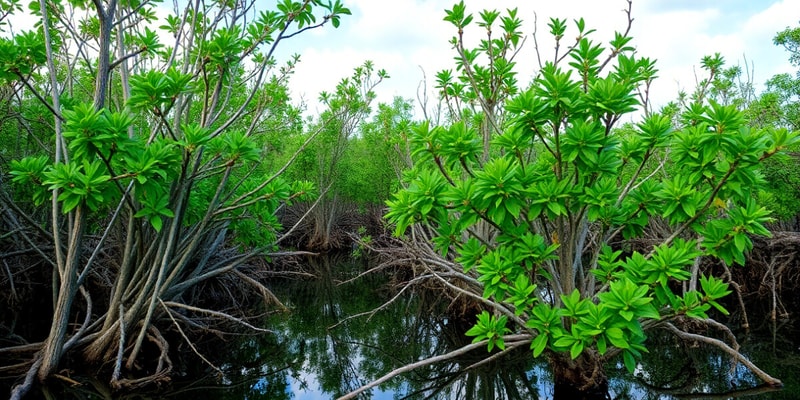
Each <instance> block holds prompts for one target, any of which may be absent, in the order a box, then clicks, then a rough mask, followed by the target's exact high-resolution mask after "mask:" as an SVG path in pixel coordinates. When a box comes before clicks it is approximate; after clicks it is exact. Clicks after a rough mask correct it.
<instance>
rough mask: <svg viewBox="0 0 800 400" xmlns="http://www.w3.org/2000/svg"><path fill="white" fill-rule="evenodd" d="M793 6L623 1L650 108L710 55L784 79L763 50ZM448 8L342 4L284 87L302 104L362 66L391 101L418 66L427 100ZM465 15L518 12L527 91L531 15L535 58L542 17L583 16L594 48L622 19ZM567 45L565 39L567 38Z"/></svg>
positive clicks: (592, 13) (542, 12) (543, 43)
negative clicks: (375, 74)
mask: <svg viewBox="0 0 800 400" xmlns="http://www.w3.org/2000/svg"><path fill="white" fill-rule="evenodd" d="M794 1H795V0H783V1H777V2H772V3H770V2H755V3H754V2H748V1H740V0H733V1H726V2H716V1H714V2H711V1H669V2H666V1H662V2H641V3H640V2H637V1H634V3H633V17H634V23H633V27H632V30H631V34H632V35H633V37H634V42H633V44H634V46H636V47H637V49H638V51H639V54H640V55H642V56H648V57H651V58H655V59H657V60H658V63H657V67H658V69H659V71H660V73H659V76H660V77H661V78H660V80H659V81H657V82H656V84H655V85H654V87H653V91H652V96H653V99H654V101H655V102H656V103H657V104H663V103H665V102H667V101H669V100H672V99H674V98H675V96H676V95H677V92H678V90H680V89H683V90H687V91H690V90H691V89H692V88H693V86H694V84H695V72H697V73H700V71H699V65H700V59H701V58H702V57H703V56H705V55H711V54H714V53H716V52H719V53H721V54H722V56H723V57H725V59H726V61H727V64H728V65H736V64H742V63H744V57H746V58H747V61H748V63H750V62H752V63H753V65H754V67H755V76H754V82H755V83H756V85H757V86H758V87H761V86H760V85H762V83H763V82H764V81H765V80H766V79H768V78H770V77H771V76H772V75H774V74H775V73H778V72H787V71H791V70H792V69H791V67H790V66H789V64H788V61H786V60H787V58H788V57H787V55H786V54H785V52H784V51H783V50H782V49H780V48H778V47H776V46H774V45H772V37H773V36H774V34H775V33H776V32H777V31H779V30H781V29H783V28H784V27H785V26H793V25H795V24H797V22H798V21H797V19H798V14H797V12H796V11H795V9H796V5H793V4H790V3H792V2H794ZM453 3H454V1H445V0H396V1H392V2H388V1H375V0H351V1H349V2H347V4H348V6H349V7H350V8H351V9H352V10H353V13H354V15H353V16H351V17H347V18H344V19H343V20H342V28H340V30H339V32H335V33H332V32H333V30H332V29H330V28H326V34H325V35H324V36H323V37H319V38H315V40H314V42H313V43H311V42H307V43H306V42H304V44H305V46H302V47H301V48H299V49H298V51H300V52H301V53H303V59H304V61H303V63H307V64H309V65H307V66H301V67H300V68H299V69H298V73H297V76H296V77H295V78H294V81H293V84H292V85H293V89H294V90H295V91H296V92H297V93H304V94H305V97H306V99H309V98H316V93H318V92H319V91H320V90H325V89H330V88H331V87H333V85H335V84H336V82H338V80H339V79H341V78H342V77H344V76H347V75H349V73H350V71H351V70H352V68H353V67H354V66H356V65H359V64H360V63H361V62H363V61H364V60H372V61H373V62H374V63H375V65H376V67H377V68H384V69H386V70H387V71H388V72H389V74H390V75H391V76H392V78H391V79H389V80H388V81H386V82H385V83H383V84H381V86H380V87H379V88H378V94H379V100H380V101H389V100H390V99H391V98H392V97H393V96H395V95H398V96H401V97H404V98H412V99H413V98H415V97H416V94H417V87H418V85H419V83H420V81H421V80H422V72H421V71H420V68H422V69H424V70H425V73H426V74H427V78H428V85H429V94H433V89H432V86H433V83H434V75H435V73H436V72H437V71H439V70H441V69H444V68H453V62H452V59H453V57H454V55H455V53H453V51H452V49H451V48H450V44H449V43H448V41H449V39H450V37H452V36H453V35H454V34H455V32H454V28H453V27H452V25H450V24H449V23H447V22H444V21H443V18H444V15H445V13H444V10H445V9H446V8H450V7H452V4H453ZM465 3H466V5H467V11H468V12H471V13H473V14H475V18H476V19H477V18H478V17H477V13H478V12H480V10H482V9H484V8H489V9H498V10H500V11H505V9H507V8H515V7H516V8H518V9H519V13H518V17H519V18H520V19H522V20H523V21H524V24H523V28H522V29H523V32H524V33H526V34H527V35H528V39H527V42H526V43H525V46H524V48H523V50H522V51H521V52H520V54H519V56H518V66H519V68H518V72H519V74H520V75H519V79H520V81H521V83H523V84H525V83H527V80H528V79H530V77H531V76H532V74H533V73H534V71H535V69H536V56H535V49H534V43H533V40H532V38H531V37H530V35H531V34H532V33H533V31H534V13H535V15H536V17H537V19H538V27H536V29H537V30H538V34H537V36H538V41H539V43H538V44H539V48H540V50H541V51H542V52H543V56H544V57H550V56H551V54H552V48H553V43H552V42H551V41H550V40H548V38H549V35H548V32H547V22H548V21H549V19H550V18H551V17H556V18H566V19H567V20H568V24H569V29H570V30H569V31H568V33H570V32H573V33H574V32H575V31H574V25H573V24H572V20H573V19H576V18H580V17H583V18H584V19H585V20H586V23H587V26H589V27H591V28H595V29H596V30H597V32H596V33H595V34H594V35H593V36H594V40H595V41H598V42H602V43H607V42H608V40H610V39H611V38H612V37H613V36H612V35H613V32H614V31H622V30H624V29H625V24H626V22H627V20H626V16H625V13H624V12H623V11H622V10H623V9H624V7H625V6H626V4H627V3H626V2H625V1H622V0H620V1H616V0H614V1H593V0H563V1H558V2H556V1H522V0H516V1H512V0H497V1H490V0H466V1H465ZM470 28H472V29H469V28H468V29H467V30H466V33H465V34H466V36H467V40H472V41H474V40H477V38H479V37H481V36H482V35H483V32H481V31H480V30H479V29H478V28H477V26H475V23H473V25H472V26H471V27H470ZM567 37H568V38H569V36H567Z"/></svg>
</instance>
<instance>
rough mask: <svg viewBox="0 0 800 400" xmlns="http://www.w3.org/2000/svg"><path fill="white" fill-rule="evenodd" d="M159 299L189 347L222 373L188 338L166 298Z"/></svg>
mask: <svg viewBox="0 0 800 400" xmlns="http://www.w3.org/2000/svg"><path fill="white" fill-rule="evenodd" d="M158 301H159V302H160V303H161V307H164V310H165V311H166V312H167V315H168V316H169V319H171V320H172V323H173V324H175V327H176V328H178V332H179V333H180V334H181V336H182V337H183V340H185V341H186V343H187V344H189V347H191V348H192V351H194V354H197V356H198V357H200V359H201V360H203V361H205V363H206V364H208V365H209V366H210V367H211V368H214V371H217V373H218V374H220V375H222V370H220V369H219V368H218V367H217V366H216V365H214V364H213V363H212V362H211V361H208V359H207V358H205V357H204V356H203V355H202V354H200V351H198V350H197V348H196V347H194V343H192V341H191V340H189V338H188V337H187V336H186V334H185V333H184V332H183V329H181V326H180V324H178V321H176V320H175V318H174V317H173V316H172V310H170V309H169V308H168V307H167V305H166V304H164V300H161V299H158ZM115 372H116V371H115Z"/></svg>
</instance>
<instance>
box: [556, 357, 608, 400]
mask: <svg viewBox="0 0 800 400" xmlns="http://www.w3.org/2000/svg"><path fill="white" fill-rule="evenodd" d="M549 361H550V366H551V368H552V370H553V383H554V385H555V386H554V392H553V399H554V400H567V399H569V400H573V399H578V400H605V399H610V398H611V397H610V395H609V393H608V377H607V376H606V373H605V370H604V369H603V361H602V360H601V359H600V356H599V355H598V354H597V353H596V352H595V351H592V350H584V351H583V353H581V355H580V356H578V358H576V359H574V360H573V359H572V358H570V356H569V354H567V353H561V354H554V355H552V356H551V357H550V359H549Z"/></svg>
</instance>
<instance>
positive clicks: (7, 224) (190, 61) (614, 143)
mask: <svg viewBox="0 0 800 400" xmlns="http://www.w3.org/2000/svg"><path fill="white" fill-rule="evenodd" d="M628 5H629V6H630V3H628ZM22 6H23V5H22V4H21V3H20V2H19V1H18V0H0V33H3V36H2V37H0V109H2V111H0V215H2V216H0V261H2V263H3V268H4V274H5V275H3V280H2V281H0V302H2V304H3V305H4V307H3V308H4V310H6V311H3V314H2V317H3V319H4V320H6V321H11V322H10V323H9V324H8V327H6V326H5V325H0V326H2V327H3V330H2V331H1V333H0V335H2V336H0V343H2V345H0V347H2V348H0V355H3V359H4V360H9V362H8V363H5V361H4V364H3V365H0V371H3V373H7V374H18V375H19V376H24V378H21V379H20V381H19V385H18V386H17V387H16V388H15V390H14V392H13V393H12V398H22V397H23V396H24V395H25V393H26V391H27V390H28V389H29V388H30V387H31V386H32V385H33V384H34V382H36V381H37V380H39V381H45V380H47V379H49V378H50V377H52V376H53V375H54V373H55V372H56V371H57V370H58V369H59V366H60V365H62V364H63V363H64V360H65V359H70V360H80V362H81V363H83V364H85V365H92V366H100V368H101V369H102V371H103V374H105V375H104V376H105V377H106V379H108V380H109V381H110V382H111V386H112V387H113V388H114V389H116V390H119V389H123V388H133V387H139V386H145V385H150V384H154V383H159V382H164V381H166V380H168V379H169V378H170V376H171V375H172V374H173V373H174V370H173V364H172V361H171V351H170V350H169V349H170V342H173V341H175V340H178V341H184V342H185V343H187V344H188V345H189V347H190V348H191V349H192V350H193V352H195V353H196V355H197V357H198V358H199V359H201V360H204V361H207V360H205V359H204V358H203V355H202V353H201V352H200V351H198V349H197V348H195V347H194V345H193V344H192V343H193V338H192V332H191V331H194V332H203V331H209V330H214V329H215V328H212V327H211V326H210V325H208V324H207V323H206V322H203V321H205V320H206V319H207V318H206V317H212V318H213V319H214V320H216V321H218V322H219V321H226V322H227V323H229V325H228V326H227V327H226V329H234V328H233V327H234V326H235V327H238V328H244V329H248V330H253V331H260V330H262V328H258V327H257V326H255V325H254V320H252V319H250V318H249V316H248V315H247V310H248V309H249V308H250V307H252V306H253V304H254V301H253V300H252V299H263V301H264V302H265V303H267V304H275V305H278V306H280V299H279V298H276V297H275V296H273V295H272V293H271V292H270V291H269V290H268V289H267V288H266V286H264V285H263V282H262V281H261V280H260V279H261V277H263V276H264V275H265V274H268V273H269V266H270V265H271V264H270V262H271V261H272V260H274V259H275V257H281V256H285V255H288V254H298V253H300V252H301V250H309V249H310V250H315V251H317V250H328V249H333V248H342V247H349V246H350V245H351V243H352V242H353V241H354V240H360V242H359V244H360V246H361V247H358V248H359V250H360V251H361V250H363V249H367V248H368V249H372V250H375V251H376V252H383V251H389V252H391V254H392V255H393V259H392V265H393V266H394V267H398V266H401V267H407V268H410V269H413V273H414V274H417V275H415V276H416V277H415V278H414V279H413V280H411V281H410V283H409V284H420V283H423V282H424V283H426V284H427V283H430V282H436V284H437V285H439V286H438V287H439V289H440V290H442V291H443V292H448V293H449V295H450V296H451V298H453V299H457V300H458V301H459V302H462V304H464V303H465V304H467V306H465V307H463V308H462V309H465V310H470V312H473V311H474V312H475V313H477V323H476V324H475V325H474V326H473V327H472V328H471V329H469V330H468V331H467V332H466V335H467V336H469V337H472V338H474V343H472V344H468V345H465V346H464V347H462V348H461V349H458V350H455V351H454V353H459V352H463V351H465V349H471V348H476V347H486V348H488V350H489V351H490V352H492V351H495V352H500V353H505V352H510V351H512V350H513V349H518V348H521V347H528V348H529V349H530V354H531V355H532V356H533V357H539V356H546V357H547V359H548V361H549V362H550V366H551V367H552V369H553V371H554V374H555V378H556V383H557V385H561V384H565V385H567V386H571V387H576V388H579V389H581V390H583V391H593V390H594V391H597V392H603V391H604V390H606V389H607V387H606V386H607V383H606V377H605V373H604V372H603V371H604V370H603V365H604V364H605V363H607V362H608V361H609V360H612V359H614V357H621V359H622V360H623V362H624V364H625V366H626V367H627V368H628V369H629V370H630V371H631V372H632V371H633V369H634V367H635V365H636V362H637V359H638V358H639V357H641V355H642V353H643V352H646V351H647V350H648V346H647V343H646V339H647V335H648V332H651V331H653V330H655V329H662V330H666V331H668V332H670V333H671V334H672V335H674V336H675V337H677V338H678V339H680V340H690V341H704V342H706V343H709V344H711V345H713V346H716V347H718V348H719V349H721V350H722V351H723V352H725V353H726V354H728V355H729V356H730V357H732V358H733V359H735V360H737V361H738V362H741V363H743V364H744V365H746V366H747V368H749V369H750V370H751V371H753V373H754V374H756V375H757V376H758V377H759V378H760V379H762V380H763V381H764V382H766V383H768V384H772V385H779V384H780V381H779V380H778V379H776V378H773V377H771V376H769V375H767V374H765V373H763V372H761V371H760V370H759V369H758V367H757V366H755V365H754V364H752V363H750V362H749V361H748V360H747V359H746V358H744V357H743V356H742V355H741V354H739V352H738V348H737V344H736V343H735V340H729V341H727V342H726V341H723V340H719V339H717V338H716V337H712V336H707V335H706V333H705V332H706V331H707V330H709V329H710V330H715V331H718V332H720V331H721V332H728V328H726V327H725V325H724V324H722V323H720V322H717V320H715V319H714V318H717V317H720V316H722V315H725V314H728V310H727V309H726V307H725V306H724V304H725V303H723V298H725V296H727V295H729V294H731V293H734V294H735V295H737V296H741V293H740V289H739V288H740V286H739V283H740V282H737V280H736V276H739V275H737V273H736V271H738V270H739V269H741V268H742V266H744V268H746V267H747V265H748V254H749V252H750V251H751V250H752V249H753V243H754V238H755V237H756V236H763V237H768V236H770V231H769V228H771V229H773V230H777V229H780V228H778V227H780V226H785V225H778V224H776V222H783V223H787V222H790V221H792V220H794V219H795V218H796V216H797V214H798V212H800V200H798V199H800V173H798V172H797V168H796V165H797V160H796V158H795V156H792V154H794V153H792V152H793V151H795V150H796V148H797V142H798V136H797V132H796V131H797V130H798V129H800V108H798V100H800V75H798V76H794V77H793V76H790V75H778V76H775V77H773V78H772V79H771V80H769V82H768V83H767V89H766V90H765V91H764V92H763V93H755V91H754V90H753V85H752V82H742V76H743V72H742V71H741V69H740V68H739V67H729V66H727V65H726V63H725V60H724V59H723V58H722V57H721V56H719V55H713V56H708V57H705V58H704V59H703V60H701V62H700V65H701V68H702V71H703V73H704V74H705V76H704V79H703V80H702V81H700V82H699V83H698V86H697V88H695V90H694V91H693V92H692V93H679V94H677V96H676V100H675V101H674V102H672V103H670V104H667V105H665V106H663V107H661V108H659V109H657V110H656V109H654V106H653V105H652V104H651V103H650V100H649V98H648V90H649V87H650V84H651V83H652V82H653V80H654V79H656V78H657V75H658V70H657V64H656V63H655V62H654V61H653V60H650V59H648V58H644V57H640V56H639V55H638V54H637V53H636V51H635V50H634V48H635V45H634V43H635V42H634V39H633V38H632V37H630V36H629V34H628V33H629V31H630V26H631V24H632V23H633V18H632V16H631V15H630V8H628V11H627V14H628V22H629V23H628V25H627V26H625V27H621V28H623V32H618V33H616V34H615V35H614V37H613V38H611V40H608V41H607V43H608V44H607V45H603V44H600V41H599V40H600V39H596V38H595V37H594V31H593V30H592V29H590V28H589V27H588V26H587V24H586V23H585V22H584V20H582V19H580V20H577V21H575V23H574V26H570V25H569V24H568V23H567V21H565V20H560V19H551V20H550V21H549V23H548V28H549V34H550V35H551V36H552V37H553V38H554V40H555V41H556V43H557V44H558V46H556V49H555V54H549V55H538V54H537V56H539V59H541V60H545V59H546V60H552V61H546V62H544V63H542V64H541V65H539V69H538V73H537V75H536V77H535V78H534V80H533V81H531V82H519V81H518V80H517V70H516V64H515V58H516V57H518V56H519V54H520V50H521V46H522V44H523V43H524V40H523V39H524V35H523V33H522V32H523V31H524V24H523V21H522V20H521V19H520V18H519V17H518V15H517V12H516V10H507V11H506V12H505V13H501V12H498V11H493V10H484V11H482V12H480V13H479V14H478V15H477V16H475V15H473V14H470V13H469V12H468V11H467V9H466V6H465V5H464V3H463V2H461V3H458V4H456V5H454V6H453V7H452V8H451V9H449V10H447V11H446V15H445V17H444V19H445V21H446V22H447V23H449V24H451V25H452V26H453V27H454V29H455V30H456V32H457V34H456V36H455V37H454V38H453V39H452V42H451V44H452V45H453V48H454V51H455V55H456V62H455V65H454V67H453V69H451V70H444V71H441V72H439V73H437V74H436V82H437V89H438V90H439V93H438V95H439V97H438V104H437V105H433V106H432V105H430V104H420V107H422V108H423V112H422V116H421V117H420V116H415V115H414V114H413V104H412V103H410V101H408V100H404V99H400V98H397V99H395V100H394V101H393V102H392V103H391V104H374V103H375V101H374V100H375V98H376V94H375V93H376V90H380V86H379V85H380V82H381V81H382V80H384V79H389V78H390V77H389V74H388V73H387V71H385V70H382V69H379V68H377V67H376V66H375V65H374V64H373V63H372V62H369V61H365V62H364V63H363V64H362V65H361V66H359V67H358V68H356V69H355V70H354V71H353V74H352V75H351V76H349V77H345V78H343V79H342V80H341V81H340V82H338V83H337V84H334V83H332V84H331V87H328V88H319V89H320V101H321V103H322V104H323V106H324V108H325V110H324V111H323V112H322V113H320V115H318V116H312V117H304V114H303V113H304V110H303V107H302V105H296V104H293V103H292V101H291V96H290V94H289V89H288V82H289V81H290V80H291V79H292V78H293V74H294V67H295V65H296V63H297V62H301V61H300V56H299V55H296V56H293V57H291V58H289V59H288V60H277V59H276V58H275V56H274V54H275V49H276V48H277V47H278V46H279V45H280V46H285V45H286V43H285V39H287V38H290V37H293V36H295V35H302V34H304V33H305V32H306V31H308V30H311V29H330V28H336V27H338V26H339V25H340V23H342V18H343V17H344V16H346V15H348V14H350V10H349V9H348V8H347V7H345V5H344V4H342V3H341V2H340V1H339V0H336V1H323V0H303V1H299V2H297V1H291V0H285V1H279V2H277V4H276V5H275V10H263V9H260V8H258V7H259V6H260V5H259V4H257V2H255V1H245V2H221V1H220V2H211V3H208V4H206V3H204V2H195V3H191V4H179V3H175V4H174V5H173V7H177V8H174V9H172V10H171V11H170V14H169V15H168V16H167V17H166V18H164V19H159V18H157V17H156V7H163V6H162V5H159V4H157V2H155V1H140V0H122V1H119V0H110V1H95V2H86V1H81V0H62V1H55V2H47V1H44V0H42V1H40V2H33V3H31V7H30V11H27V12H29V13H33V15H34V16H36V17H37V18H38V21H39V23H38V25H37V26H36V28H35V29H34V30H32V31H29V32H14V33H13V35H10V34H9V33H10V30H9V26H10V23H9V22H10V20H11V19H12V18H14V16H15V15H20V14H21V13H23V11H22ZM329 25H330V26H329ZM473 29H476V30H478V31H482V32H484V33H485V34H486V36H485V38H484V39H483V40H481V41H480V42H479V44H478V45H477V46H476V47H475V48H468V47H467V45H466V44H465V42H468V41H467V40H465V36H467V35H469V34H470V32H473ZM498 32H500V35H498V34H497V33H498ZM568 37H576V39H575V40H574V42H568V40H567V39H566V38H568ZM534 39H535V37H534ZM601 39H603V38H601ZM775 44H776V45H780V46H783V47H785V48H786V49H787V50H788V51H789V53H790V54H789V57H790V60H791V62H792V63H793V64H794V65H796V66H797V67H798V68H800V50H799V49H798V46H799V45H800V28H787V29H786V30H784V31H781V32H779V33H778V34H777V35H776V37H775ZM631 115H634V116H635V118H637V119H638V121H639V122H637V123H633V124H621V123H620V121H622V120H624V119H623V117H625V119H627V118H629V117H630V116H631ZM415 118H417V119H415ZM383 205H388V209H387V210H384V209H383V207H382V206H383ZM384 211H386V217H387V219H386V220H387V221H388V223H390V224H391V229H390V231H393V232H394V235H395V236H396V237H397V238H398V239H391V238H389V237H388V235H387V237H385V238H383V240H376V239H378V238H376V237H375V236H376V235H381V234H382V233H383V232H384V230H383V223H382V222H381V220H380V217H381V216H382V214H383V212H384ZM771 211H774V212H772V213H771ZM298 249H300V250H298ZM773 261H774V259H773ZM404 263H405V264H404ZM419 268H421V272H420V270H418V269H419ZM772 273H774V271H773V272H772ZM23 282H25V283H23ZM772 282H773V283H774V282H775V278H774V276H773V281H772ZM775 292H776V288H775V287H774V286H773V287H772V293H773V295H774V294H775ZM43 298H45V299H46V300H44V301H42V300H41V299H43ZM739 298H740V297H739ZM454 301H455V300H454ZM778 307H779V306H778V305H777V303H775V304H774V305H773V309H772V311H773V314H772V315H773V317H774V316H775V312H776V309H777V308H778ZM20 310H36V312H44V313H46V314H47V315H48V318H47V325H48V329H47V332H45V333H44V334H41V335H38V336H37V334H35V333H34V334H33V335H31V336H29V337H28V336H26V335H23V334H21V331H18V330H17V329H16V328H15V326H18V325H25V324H26V323H28V322H30V321H29V318H30V313H28V314H26V312H25V311H20ZM783 313H786V310H785V309H783V311H782V312H781V313H780V314H783ZM745 318H746V317H745ZM470 319H473V320H474V317H473V316H472V315H470ZM745 322H746V319H745ZM167 331H170V332H172V333H173V334H172V335H171V336H170V335H167V334H166V332H167ZM175 332H177V334H175ZM729 336H731V337H732V335H729ZM726 340H727V339H726ZM495 349H497V350H495ZM487 357H489V354H488V353H487ZM424 364H425V363H424V362H422V363H421V365H424ZM394 374H395V373H391V374H389V375H387V376H386V377H384V378H382V379H381V380H379V381H376V382H375V383H376V384H377V383H378V382H382V381H385V380H386V379H389V378H391V377H392V376H394ZM366 388H367V387H365V388H362V390H363V389H366ZM356 393H357V391H354V392H353V393H352V394H351V395H355V394H356Z"/></svg>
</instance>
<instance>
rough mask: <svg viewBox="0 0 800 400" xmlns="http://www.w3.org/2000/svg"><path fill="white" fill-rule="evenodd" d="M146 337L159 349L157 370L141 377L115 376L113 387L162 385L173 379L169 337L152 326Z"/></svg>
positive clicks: (135, 387) (112, 382)
mask: <svg viewBox="0 0 800 400" xmlns="http://www.w3.org/2000/svg"><path fill="white" fill-rule="evenodd" d="M146 338H147V340H148V341H149V342H150V343H152V344H154V345H155V346H156V348H158V350H159V355H158V360H157V365H156V368H155V371H154V372H153V373H152V374H150V375H147V376H144V377H141V378H121V379H116V378H115V377H114V378H112V380H111V387H112V388H114V390H122V389H125V390H130V389H137V388H142V387H145V386H151V385H156V386H160V385H162V384H166V383H169V382H170V381H171V378H170V375H171V374H172V360H171V359H170V357H169V342H167V339H165V338H164V336H162V335H161V332H160V331H159V330H158V329H156V328H155V327H152V326H151V327H150V328H148V329H147V335H146ZM117 362H118V363H121V362H122V360H121V359H120V360H117Z"/></svg>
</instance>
